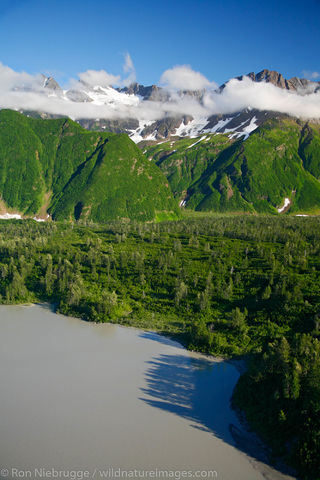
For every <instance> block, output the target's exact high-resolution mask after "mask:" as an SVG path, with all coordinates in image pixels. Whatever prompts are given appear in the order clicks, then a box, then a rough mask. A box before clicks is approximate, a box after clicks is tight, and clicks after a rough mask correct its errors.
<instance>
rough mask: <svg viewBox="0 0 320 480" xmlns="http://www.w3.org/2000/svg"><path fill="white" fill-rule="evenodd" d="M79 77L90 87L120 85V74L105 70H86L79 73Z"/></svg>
mask: <svg viewBox="0 0 320 480" xmlns="http://www.w3.org/2000/svg"><path fill="white" fill-rule="evenodd" d="M79 78H80V80H81V81H82V82H84V83H86V84H88V85H90V86H92V87H94V86H95V85H100V86H101V87H108V86H110V85H120V75H112V74H111V73H108V72H106V71H105V70H87V71H86V72H82V73H79Z"/></svg>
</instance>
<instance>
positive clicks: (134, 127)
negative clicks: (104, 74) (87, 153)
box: [27, 69, 320, 143]
mask: <svg viewBox="0 0 320 480" xmlns="http://www.w3.org/2000/svg"><path fill="white" fill-rule="evenodd" d="M246 79H249V80H251V81H252V82H253V83H254V84H262V83H265V84H270V85H273V86H275V87H277V88H278V89H279V90H282V91H284V92H289V93H292V94H294V95H297V96H298V97H301V96H309V95H310V94H319V92H320V82H315V81H310V80H307V79H305V78H298V77H292V78H291V79H286V78H284V77H283V75H282V74H281V73H279V72H276V71H274V70H268V69H263V70H261V71H260V72H259V73H254V72H250V73H248V74H247V75H241V76H238V77H234V78H233V79H231V80H229V81H228V82H226V83H224V84H222V85H221V86H220V87H218V88H216V89H215V90H210V91H212V92H214V94H215V95H216V96H217V95H218V97H215V98H218V99H219V95H224V92H225V90H226V87H228V88H229V85H231V84H232V82H235V81H237V82H239V83H241V82H244V81H245V80H246ZM234 88H237V86H235V87H234ZM48 92H50V93H48ZM208 92H209V90H207V89H200V90H175V91H171V90H170V89H167V88H164V87H161V86H157V85H150V86H144V85H141V84H138V83H132V84H131V85H129V86H126V87H122V88H113V87H111V86H110V85H109V86H99V85H90V84H88V83H86V82H84V81H82V80H79V81H78V83H77V84H74V85H73V86H72V88H70V89H69V90H63V89H62V88H61V87H60V86H59V85H58V84H57V82H56V81H55V80H54V79H53V78H52V77H44V82H43V90H42V93H43V95H47V96H50V97H52V98H53V99H56V100H57V101H59V102H60V104H61V102H62V103H63V105H64V107H63V108H66V106H70V108H71V107H72V108H76V106H78V105H83V104H88V105H91V106H92V108H93V107H95V108H96V109H97V116H96V117H94V118H92V117H86V116H85V115H84V116H82V117H81V116H80V117H78V118H77V122H78V123H79V124H80V125H82V126H83V127H85V128H87V129H90V130H97V131H113V132H116V133H127V134H128V135H129V136H130V137H131V138H132V140H133V141H134V142H135V143H139V142H140V141H143V140H149V141H154V142H158V141H162V140H165V139H167V138H170V137H171V136H191V137H192V136H197V135H199V134H201V133H215V132H218V133H230V135H234V136H237V137H238V138H240V137H241V136H242V137H246V135H247V134H248V131H247V127H248V126H249V125H250V124H251V127H252V129H251V131H253V129H254V128H257V127H258V126H259V125H261V124H262V123H263V122H264V121H265V119H266V118H270V117H271V116H272V117H274V116H279V115H286V113H280V112H277V111H276V108H275V109H273V110H271V109H268V110H264V109H257V108H252V107H250V105H249V104H248V105H247V107H246V108H242V109H239V110H238V111H234V112H232V113H223V112H220V113H219V112H216V113H211V114H210V108H209V107H207V104H208V102H209V103H210V101H211V100H210V96H209V97H208ZM181 102H182V104H181ZM190 102H191V103H190ZM180 104H181V105H188V109H189V110H190V109H191V110H190V113H187V112H185V113H183V114H182V113H180V112H179V109H181V108H182V106H181V105H180ZM197 106H198V107H199V108H200V110H201V109H202V110H203V112H204V113H202V114H199V113H196V111H197V109H198V110H199V108H198V107H197ZM105 107H107V108H108V113H104V108H105ZM99 110H101V111H100V113H98V112H99ZM157 110H159V112H162V113H161V114H160V113H159V114H158V116H159V118H152V115H153V116H154V115H155V112H156V111H157ZM175 110H177V111H176V113H174V111H175ZM144 111H145V113H144ZM150 111H151V113H152V115H151V118H148V117H150ZM252 111H254V113H253V114H252ZM27 113H28V114H31V115H34V114H35V113H34V112H30V111H29V112H27ZM39 115H41V116H42V117H43V118H55V117H57V116H58V117H59V115H55V114H50V113H46V112H40V113H39ZM63 116H64V115H63ZM71 117H72V115H71ZM253 127H254V128H253ZM251 131H250V132H251ZM250 132H249V133H250Z"/></svg>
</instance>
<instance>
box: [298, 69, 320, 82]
mask: <svg viewBox="0 0 320 480" xmlns="http://www.w3.org/2000/svg"><path fill="white" fill-rule="evenodd" d="M302 75H303V76H304V78H307V79H308V80H317V79H318V78H320V72H312V71H311V70H302Z"/></svg>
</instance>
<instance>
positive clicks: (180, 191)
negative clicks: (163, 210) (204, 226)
mask: <svg viewBox="0 0 320 480" xmlns="http://www.w3.org/2000/svg"><path fill="white" fill-rule="evenodd" d="M141 146H142V148H144V151H145V152H146V154H147V156H148V157H149V158H153V160H154V161H155V162H156V163H157V164H158V165H159V167H160V168H161V169H162V170H163V172H164V173H165V175H166V176H167V178H168V180H169V182H170V184H171V187H172V190H173V192H174V194H175V195H176V197H178V198H179V200H180V202H182V204H183V205H185V206H187V207H188V208H192V209H195V210H205V211H208V210H214V211H233V212H238V211H248V212H261V213H277V212H279V213H284V212H286V211H289V212H290V213H293V212H296V213H298V212H302V213H318V212H319V211H320V183H319V179H320V126H319V125H316V124H312V123H305V122H300V121H296V120H294V119H286V118H282V119H280V118H279V119H269V120H268V121H266V122H265V123H264V124H263V125H262V126H261V127H259V128H258V129H256V130H255V131H254V132H253V133H252V134H251V135H250V136H249V137H248V138H247V139H246V140H245V141H244V140H241V139H240V140H236V139H234V138H233V139H232V138H231V139H230V138H229V137H228V136H227V135H204V136H202V137H199V138H198V139H192V140H191V139H184V140H177V141H176V142H174V141H172V142H167V143H164V144H159V145H157V146H146V145H143V144H142V145H141Z"/></svg>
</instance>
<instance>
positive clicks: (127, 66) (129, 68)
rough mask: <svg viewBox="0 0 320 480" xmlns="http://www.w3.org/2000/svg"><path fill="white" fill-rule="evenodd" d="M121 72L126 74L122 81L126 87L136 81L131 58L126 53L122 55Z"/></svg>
mask: <svg viewBox="0 0 320 480" xmlns="http://www.w3.org/2000/svg"><path fill="white" fill-rule="evenodd" d="M123 71H124V73H127V74H128V76H127V77H126V78H125V79H124V80H123V82H122V83H123V85H125V86H127V87H128V86H129V85H131V84H132V83H134V82H135V81H136V69H135V68H134V65H133V61H132V58H131V56H130V54H129V53H128V52H127V53H126V54H125V55H124V65H123Z"/></svg>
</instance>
